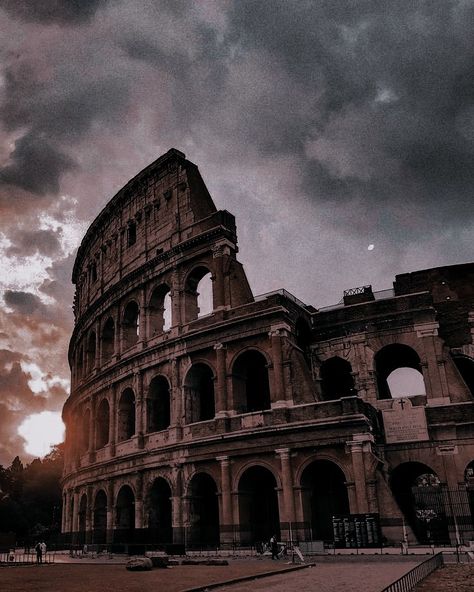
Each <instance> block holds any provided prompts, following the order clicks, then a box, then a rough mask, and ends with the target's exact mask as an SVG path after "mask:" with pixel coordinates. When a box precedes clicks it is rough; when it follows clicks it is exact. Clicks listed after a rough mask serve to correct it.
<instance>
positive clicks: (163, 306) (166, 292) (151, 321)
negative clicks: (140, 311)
mask: <svg viewBox="0 0 474 592" xmlns="http://www.w3.org/2000/svg"><path fill="white" fill-rule="evenodd" d="M170 328H171V290H170V288H169V286H168V285H167V284H160V285H159V286H156V287H155V288H154V290H153V292H152V293H151V296H150V299H149V301H148V337H149V338H152V337H154V336H155V335H160V334H161V333H163V332H164V331H168V330H169V329H170Z"/></svg>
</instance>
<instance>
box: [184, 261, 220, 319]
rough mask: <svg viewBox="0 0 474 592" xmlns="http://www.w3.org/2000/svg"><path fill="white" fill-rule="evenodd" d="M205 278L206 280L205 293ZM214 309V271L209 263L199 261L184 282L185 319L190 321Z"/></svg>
mask: <svg viewBox="0 0 474 592" xmlns="http://www.w3.org/2000/svg"><path fill="white" fill-rule="evenodd" d="M203 280H205V282H206V286H205V291H206V293H205V294H204V290H203V288H204V282H203ZM199 290H201V291H202V293H201V294H200V292H199ZM204 296H205V298H204ZM212 310H213V290H212V272H211V270H210V269H209V267H208V266H207V265H205V264H202V263H199V264H197V265H196V266H194V267H193V269H191V271H190V272H189V273H188V274H187V276H186V279H185V282H184V321H185V322H186V323H189V322H191V321H194V320H195V319H197V318H199V317H200V316H204V315H206V314H209V313H211V312H212Z"/></svg>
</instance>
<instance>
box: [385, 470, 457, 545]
mask: <svg viewBox="0 0 474 592" xmlns="http://www.w3.org/2000/svg"><path fill="white" fill-rule="evenodd" d="M390 486H391V489H392V492H393V495H394V497H395V500H396V502H397V504H398V507H399V508H400V510H401V511H402V513H403V515H404V516H405V520H406V521H407V523H408V524H409V525H410V527H411V529H412V531H413V534H414V535H415V537H416V538H417V540H418V542H419V543H422V544H427V543H428V544H431V543H435V544H449V533H448V527H447V520H446V511H445V507H444V501H443V491H442V488H441V483H440V480H439V478H438V476H437V475H436V473H435V472H434V471H433V470H432V469H431V468H430V467H428V466H426V465H424V464H423V463H419V462H407V463H403V464H401V465H399V466H398V467H397V468H396V469H395V470H394V471H393V472H392V475H391V477H390Z"/></svg>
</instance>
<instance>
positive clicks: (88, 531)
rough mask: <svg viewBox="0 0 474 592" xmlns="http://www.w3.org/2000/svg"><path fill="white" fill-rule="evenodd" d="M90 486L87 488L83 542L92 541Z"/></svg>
mask: <svg viewBox="0 0 474 592" xmlns="http://www.w3.org/2000/svg"><path fill="white" fill-rule="evenodd" d="M92 513H93V506H92V487H90V486H89V487H88V488H87V507H86V532H85V543H87V544H89V543H92V528H93V525H92Z"/></svg>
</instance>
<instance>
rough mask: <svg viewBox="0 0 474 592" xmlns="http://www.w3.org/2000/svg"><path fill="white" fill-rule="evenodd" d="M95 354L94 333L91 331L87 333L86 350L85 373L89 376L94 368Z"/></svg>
mask: <svg viewBox="0 0 474 592" xmlns="http://www.w3.org/2000/svg"><path fill="white" fill-rule="evenodd" d="M96 353H97V345H96V333H95V331H91V332H90V333H89V337H88V338H87V350H86V360H87V362H86V367H87V373H88V374H90V373H91V372H92V371H93V370H94V368H95V357H96Z"/></svg>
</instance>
